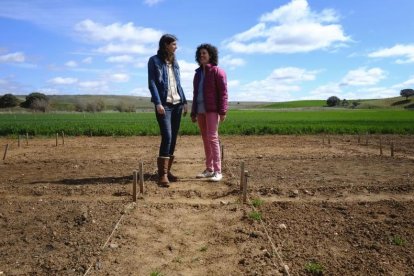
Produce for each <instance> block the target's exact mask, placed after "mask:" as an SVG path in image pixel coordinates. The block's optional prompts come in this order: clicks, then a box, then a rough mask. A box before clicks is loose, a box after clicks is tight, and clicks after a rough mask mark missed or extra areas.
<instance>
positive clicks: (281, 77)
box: [229, 67, 317, 102]
mask: <svg viewBox="0 0 414 276" xmlns="http://www.w3.org/2000/svg"><path fill="white" fill-rule="evenodd" d="M316 74H317V72H316V71H308V70H305V69H301V68H296V67H285V68H277V69H275V70H273V72H272V73H271V74H270V75H269V76H268V77H267V78H265V79H264V80H258V81H252V82H250V83H247V84H245V85H239V84H238V83H233V84H232V85H235V84H236V85H237V86H236V87H233V89H235V90H236V91H237V95H235V94H234V93H231V91H230V93H229V95H230V96H229V97H230V100H232V101H233V100H236V98H237V100H238V101H278V102H280V101H288V100H292V95H291V93H292V92H297V91H300V90H301V87H300V86H299V84H300V83H301V82H304V81H312V80H314V79H315V76H316Z"/></svg>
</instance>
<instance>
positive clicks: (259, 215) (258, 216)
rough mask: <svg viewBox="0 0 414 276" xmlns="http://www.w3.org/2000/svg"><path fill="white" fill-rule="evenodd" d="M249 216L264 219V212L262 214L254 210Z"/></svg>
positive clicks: (254, 218)
mask: <svg viewBox="0 0 414 276" xmlns="http://www.w3.org/2000/svg"><path fill="white" fill-rule="evenodd" d="M249 218H251V219H253V220H262V214H260V212H256V211H253V212H251V213H250V214H249Z"/></svg>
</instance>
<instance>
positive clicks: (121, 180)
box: [30, 173, 156, 185]
mask: <svg viewBox="0 0 414 276" xmlns="http://www.w3.org/2000/svg"><path fill="white" fill-rule="evenodd" d="M154 179H156V175H155V174H150V173H147V174H144V181H151V180H154ZM132 181H133V177H132V175H128V176H119V177H113V176H110V177H89V178H78V179H76V178H68V179H61V180H57V181H52V182H50V181H34V182H31V183H30V184H39V183H45V182H48V183H52V184H63V185H94V184H96V185H98V184H128V183H131V182H132Z"/></svg>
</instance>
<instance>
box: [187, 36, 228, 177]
mask: <svg viewBox="0 0 414 276" xmlns="http://www.w3.org/2000/svg"><path fill="white" fill-rule="evenodd" d="M195 58H196V61H197V63H198V65H199V66H200V67H199V68H198V69H197V70H196V73H195V75H194V80H193V88H194V92H193V105H192V109H191V120H192V122H198V126H199V128H200V132H201V137H202V139H203V144H204V153H205V158H206V162H205V165H206V168H205V170H204V171H203V172H202V173H200V174H199V175H197V178H210V180H211V181H215V182H217V181H220V180H221V179H222V178H223V175H222V171H221V156H220V144H219V136H218V126H219V122H223V121H224V120H225V119H226V113H227V109H228V96H227V77H226V73H225V72H224V71H223V70H222V69H221V68H219V67H218V66H217V65H218V51H217V48H216V47H215V46H213V45H211V44H201V45H200V46H198V47H197V51H196V56H195Z"/></svg>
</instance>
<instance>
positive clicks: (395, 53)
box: [368, 44, 414, 64]
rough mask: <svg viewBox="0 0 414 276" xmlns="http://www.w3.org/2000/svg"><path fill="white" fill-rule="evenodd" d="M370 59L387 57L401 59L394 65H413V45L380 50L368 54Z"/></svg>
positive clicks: (399, 45)
mask: <svg viewBox="0 0 414 276" xmlns="http://www.w3.org/2000/svg"><path fill="white" fill-rule="evenodd" d="M368 57H371V58H387V57H401V58H403V59H397V60H396V63H398V64H403V63H414V44H409V45H401V44H397V45H395V46H394V47H391V48H385V49H381V50H378V51H375V52H372V53H370V54H368Z"/></svg>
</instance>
